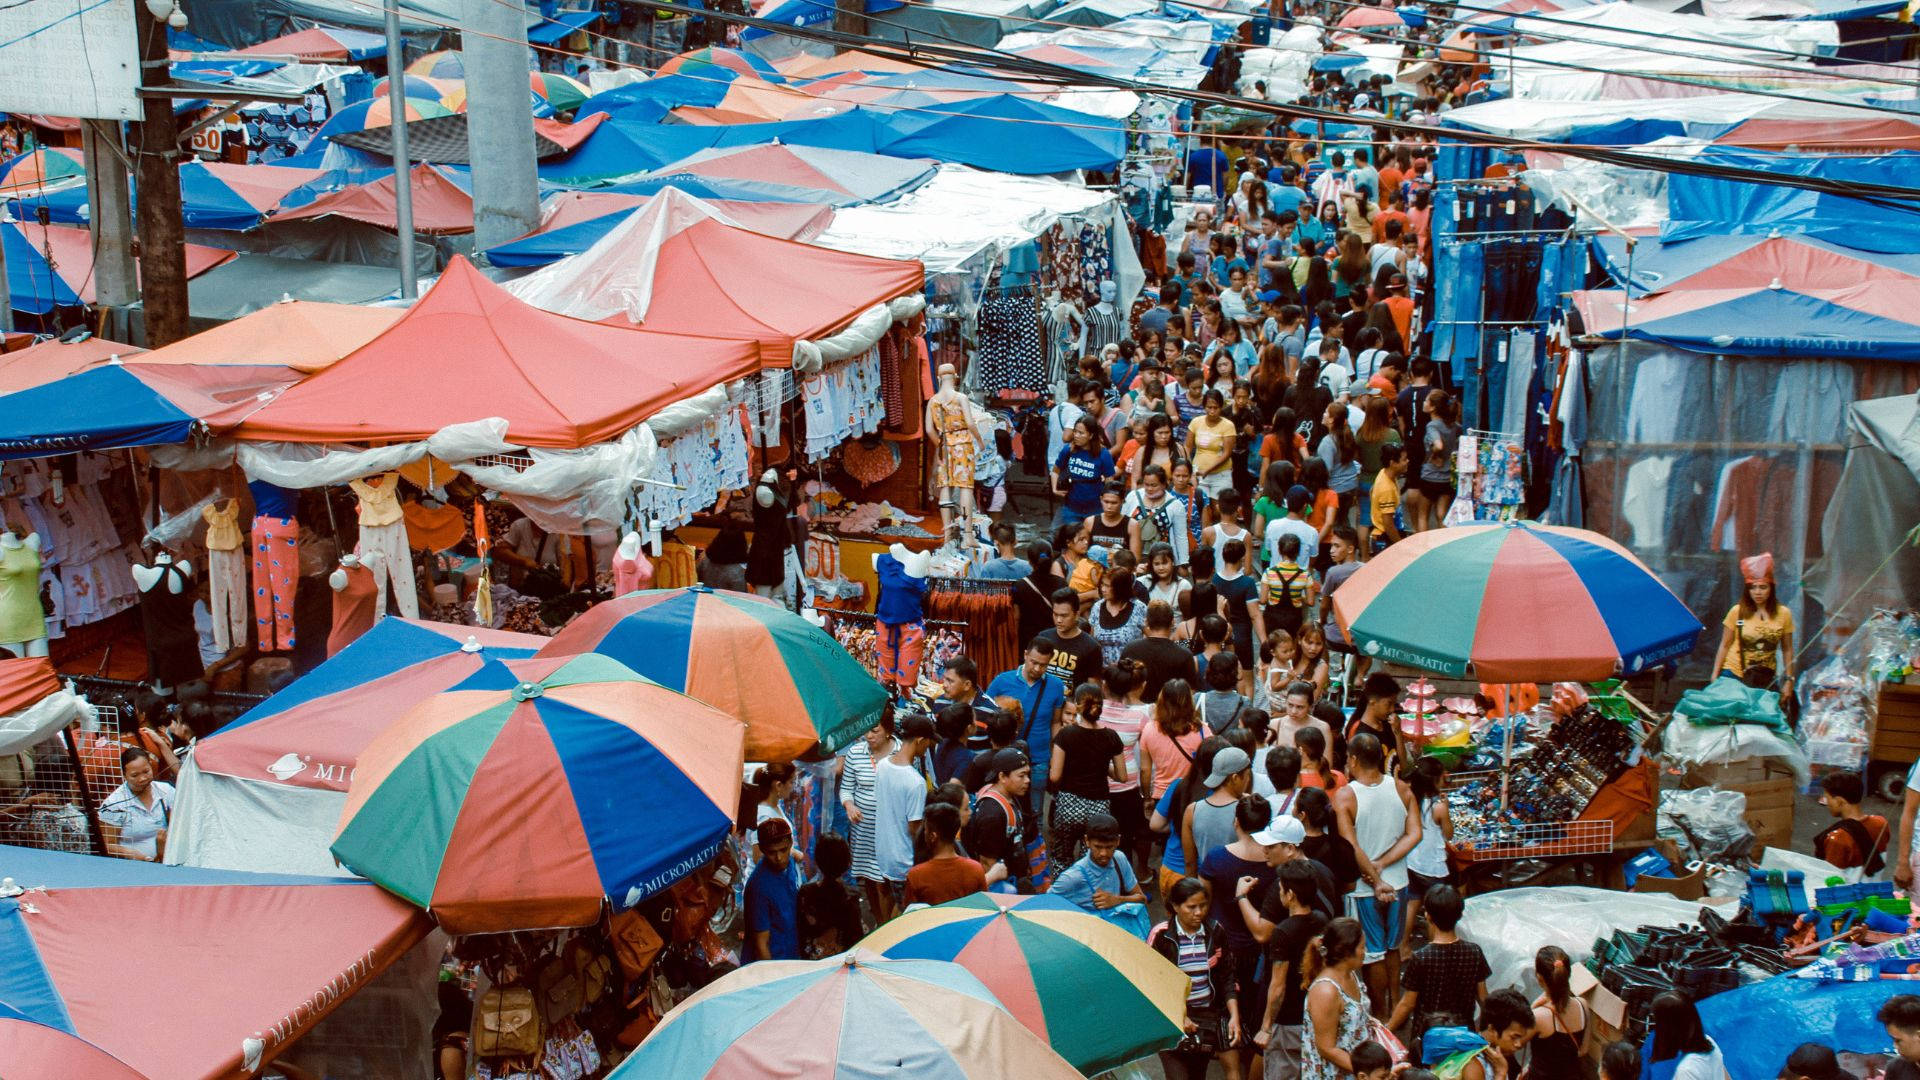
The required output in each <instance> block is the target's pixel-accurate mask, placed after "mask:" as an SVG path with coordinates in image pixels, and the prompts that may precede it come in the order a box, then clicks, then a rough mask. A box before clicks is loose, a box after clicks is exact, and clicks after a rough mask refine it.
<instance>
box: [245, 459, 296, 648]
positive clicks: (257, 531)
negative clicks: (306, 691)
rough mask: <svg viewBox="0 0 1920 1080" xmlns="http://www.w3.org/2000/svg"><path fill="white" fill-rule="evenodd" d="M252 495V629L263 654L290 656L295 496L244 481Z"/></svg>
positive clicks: (294, 564) (294, 575)
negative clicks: (281, 653) (285, 654)
mask: <svg viewBox="0 0 1920 1080" xmlns="http://www.w3.org/2000/svg"><path fill="white" fill-rule="evenodd" d="M247 491H248V492H249V493H251V494H252V495H253V506H254V519H253V528H252V530H251V537H250V539H251V541H252V546H253V626H254V632H255V634H256V635H257V637H258V639H259V645H260V649H261V651H262V652H292V651H293V646H294V628H293V598H294V589H295V587H296V585H297V584H298V583H299V580H300V557H299V545H300V523H299V522H298V521H296V520H295V519H294V512H295V508H296V506H297V505H298V502H297V498H296V496H295V494H294V493H293V492H291V491H288V490H287V489H286V488H282V487H276V486H274V485H272V484H269V483H267V482H266V481H264V480H249V481H248V482H247Z"/></svg>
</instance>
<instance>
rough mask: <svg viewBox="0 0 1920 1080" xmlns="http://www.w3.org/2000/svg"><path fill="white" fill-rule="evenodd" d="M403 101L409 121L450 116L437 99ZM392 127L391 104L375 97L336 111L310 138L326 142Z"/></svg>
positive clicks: (408, 99)
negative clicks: (325, 140)
mask: <svg viewBox="0 0 1920 1080" xmlns="http://www.w3.org/2000/svg"><path fill="white" fill-rule="evenodd" d="M406 101H407V119H408V120H425V119H428V118H429V117H434V116H452V115H453V110H452V109H450V108H448V107H447V106H445V105H442V104H441V103H440V102H439V101H437V100H429V99H427V98H419V97H410V98H407V99H406ZM392 124H393V106H392V103H391V102H389V101H388V100H387V99H386V98H385V97H377V98H374V99H372V100H371V101H362V102H359V103H358V104H354V105H349V106H347V107H346V108H344V109H341V110H340V111H339V112H337V113H334V114H333V115H332V116H329V117H327V122H326V123H324V124H321V125H320V130H318V131H316V132H314V133H313V137H314V138H316V139H326V138H331V137H333V136H335V135H339V134H341V133H343V132H348V131H365V130H367V129H368V128H377V127H390V126H392Z"/></svg>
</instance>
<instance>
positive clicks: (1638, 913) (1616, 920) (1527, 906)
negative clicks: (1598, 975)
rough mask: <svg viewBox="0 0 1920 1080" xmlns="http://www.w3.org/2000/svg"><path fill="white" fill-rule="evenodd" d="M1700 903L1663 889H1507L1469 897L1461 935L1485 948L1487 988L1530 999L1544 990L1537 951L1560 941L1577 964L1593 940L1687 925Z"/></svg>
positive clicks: (1590, 952) (1589, 952) (1590, 949)
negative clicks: (1537, 970) (1619, 932)
mask: <svg viewBox="0 0 1920 1080" xmlns="http://www.w3.org/2000/svg"><path fill="white" fill-rule="evenodd" d="M1699 918H1700V904H1699V902H1697V901H1689V900H1681V899H1679V898H1678V897H1673V896H1667V895H1664V894H1659V893H1623V892H1615V891H1613V890H1612V889H1589V888H1585V887H1583V886H1579V885H1559V886H1553V887H1549V888H1535V889H1503V890H1501V891H1499V892H1491V893H1483V894H1481V895H1479V896H1473V897H1469V898H1468V899H1467V908H1466V913H1465V914H1464V915H1463V916H1461V919H1460V928H1459V929H1460V936H1461V937H1463V938H1465V939H1467V940H1468V941H1471V942H1473V943H1474V944H1476V945H1478V946H1480V951H1481V952H1483V953H1485V954H1486V956H1487V966H1488V967H1489V968H1490V969H1492V971H1493V974H1492V975H1490V976H1488V977H1487V989H1488V990H1489V991H1492V990H1505V989H1508V988H1513V989H1518V990H1520V991H1521V992H1522V993H1524V994H1526V995H1527V996H1528V997H1529V998H1531V997H1532V996H1533V995H1535V994H1537V993H1539V992H1540V986H1539V983H1538V982H1537V981H1536V980H1535V979H1534V976H1533V955H1534V953H1535V952H1537V951H1539V949H1540V947H1541V946H1543V945H1558V946H1560V947H1561V948H1562V949H1565V950H1566V951H1567V956H1568V957H1570V958H1571V959H1572V961H1573V962H1574V963H1576V964H1578V963H1580V962H1582V961H1584V960H1585V959H1587V957H1589V956H1591V955H1593V943H1594V942H1595V941H1596V940H1598V939H1602V938H1607V937H1611V936H1612V934H1613V932H1614V931H1615V930H1632V929H1634V928H1636V927H1640V926H1682V925H1685V924H1688V923H1692V922H1697V921H1698V920H1699Z"/></svg>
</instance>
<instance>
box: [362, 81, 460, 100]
mask: <svg viewBox="0 0 1920 1080" xmlns="http://www.w3.org/2000/svg"><path fill="white" fill-rule="evenodd" d="M400 77H401V79H402V80H404V81H403V82H401V84H400V92H401V93H402V94H403V95H405V96H406V97H409V98H418V99H420V100H421V101H438V102H441V103H442V104H445V102H446V100H447V95H449V94H451V93H453V92H454V90H456V89H458V88H460V87H461V86H463V85H464V84H463V83H461V82H460V80H458V79H435V78H430V77H428V76H426V75H414V74H411V73H407V74H403V75H401V76H400ZM392 82H393V80H392V79H391V78H386V79H381V80H380V81H379V82H376V83H374V84H373V96H374V99H375V100H385V99H386V96H387V90H388V89H389V87H390V85H391V84H392Z"/></svg>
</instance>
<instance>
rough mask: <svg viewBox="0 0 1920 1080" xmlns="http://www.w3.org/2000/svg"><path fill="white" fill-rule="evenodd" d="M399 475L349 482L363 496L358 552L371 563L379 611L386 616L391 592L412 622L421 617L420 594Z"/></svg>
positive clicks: (389, 474) (395, 602)
mask: <svg viewBox="0 0 1920 1080" xmlns="http://www.w3.org/2000/svg"><path fill="white" fill-rule="evenodd" d="M398 481H399V474H397V473H381V474H380V475H378V476H369V477H365V478H363V479H360V480H354V481H351V482H349V483H348V485H347V486H348V487H350V488H352V489H353V493H354V494H355V495H358V496H359V497H360V507H359V512H360V542H359V543H358V544H356V545H355V547H354V551H355V553H356V554H358V555H359V556H360V557H361V558H363V559H366V560H367V567H368V569H370V570H372V571H373V580H374V583H375V585H376V586H377V599H376V603H375V606H376V610H378V611H379V612H380V613H381V614H383V615H384V614H385V613H386V610H387V592H388V590H389V589H391V590H392V592H393V602H394V606H395V607H397V608H399V610H400V614H402V615H404V616H406V617H407V618H409V619H417V618H419V617H420V593H419V589H418V588H417V587H416V586H415V585H414V580H413V552H412V550H411V549H410V548H409V547H408V544H407V525H406V518H405V516H404V515H403V514H402V513H401V511H400V501H399V492H398V490H397V486H398Z"/></svg>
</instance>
